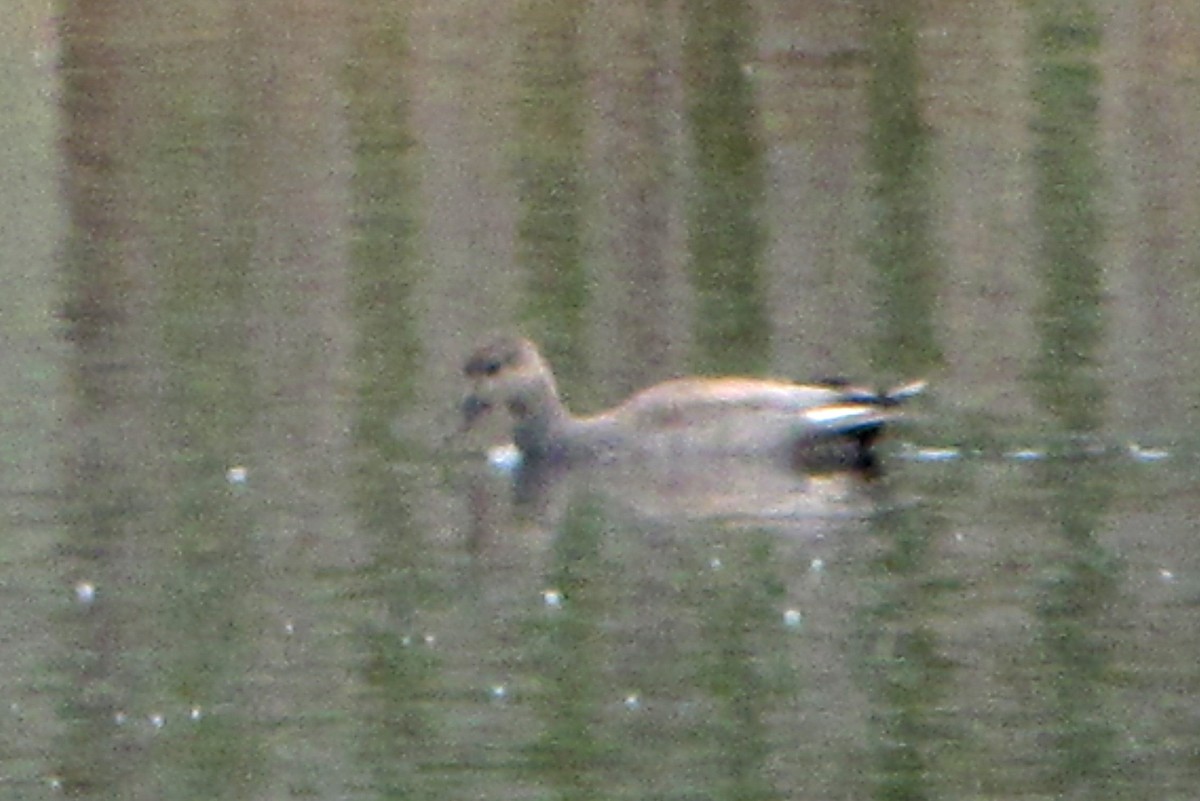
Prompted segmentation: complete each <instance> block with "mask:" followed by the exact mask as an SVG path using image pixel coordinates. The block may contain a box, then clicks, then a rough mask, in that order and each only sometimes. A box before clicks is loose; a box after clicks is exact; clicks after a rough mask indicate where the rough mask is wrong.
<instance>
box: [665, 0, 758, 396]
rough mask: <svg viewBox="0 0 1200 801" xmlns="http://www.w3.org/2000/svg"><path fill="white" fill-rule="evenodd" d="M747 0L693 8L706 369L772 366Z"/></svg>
mask: <svg viewBox="0 0 1200 801" xmlns="http://www.w3.org/2000/svg"><path fill="white" fill-rule="evenodd" d="M752 11H753V10H752V7H751V5H750V3H748V2H746V0H695V2H688V3H685V4H684V12H683V13H684V46H683V63H684V76H685V83H684V89H685V94H686V96H685V103H686V108H687V125H688V134H689V136H690V138H691V145H692V148H691V165H690V166H691V168H692V174H693V181H694V186H693V188H692V190H691V192H690V193H689V200H688V206H689V208H688V250H689V258H690V265H689V272H690V275H691V279H692V283H693V285H694V286H695V289H696V292H697V295H698V303H697V308H696V322H695V331H696V349H697V353H696V357H695V359H694V361H695V362H696V367H697V368H699V369H702V370H706V371H714V372H733V373H745V372H754V371H758V370H762V369H764V368H766V366H767V363H768V358H769V354H768V351H767V349H768V345H769V339H770V323H769V320H768V317H767V310H766V304H765V298H764V291H765V290H764V279H763V275H762V254H763V250H764V241H765V232H764V230H763V222H762V216H763V215H762V208H763V200H764V171H765V167H764V164H763V154H762V142H761V139H760V136H759V130H758V126H759V120H758V113H757V108H756V106H755V98H754V92H753V87H752V86H751V85H750V83H749V81H748V80H747V77H746V72H745V69H744V66H745V65H746V64H747V63H748V62H749V60H750V58H751V52H752V51H751V48H752V47H753V43H754V40H755V30H754V24H753V13H752Z"/></svg>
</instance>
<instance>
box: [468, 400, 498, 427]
mask: <svg viewBox="0 0 1200 801" xmlns="http://www.w3.org/2000/svg"><path fill="white" fill-rule="evenodd" d="M491 409H492V404H490V403H489V402H487V401H485V400H484V399H482V398H480V397H478V396H477V395H468V396H467V397H465V398H463V402H462V421H463V429H464V430H465V429H468V428H470V427H471V426H473V425H474V424H475V421H476V420H478V419H479V418H480V417H483V416H484V415H485V414H487V413H488V412H489V411H491Z"/></svg>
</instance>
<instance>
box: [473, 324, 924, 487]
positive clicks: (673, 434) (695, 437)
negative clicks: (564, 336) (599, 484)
mask: <svg viewBox="0 0 1200 801" xmlns="http://www.w3.org/2000/svg"><path fill="white" fill-rule="evenodd" d="M463 372H464V373H465V374H466V376H467V378H468V379H470V381H471V384H472V387H471V391H470V392H469V393H468V394H467V396H466V398H465V399H464V400H463V404H462V412H463V418H464V424H465V427H466V428H469V427H471V425H472V424H473V423H475V422H476V420H478V419H479V418H480V417H481V416H482V415H484V414H485V413H486V412H488V411H490V410H491V409H493V408H495V407H497V406H503V407H504V408H507V409H508V412H509V414H510V415H511V416H512V419H513V432H512V437H513V444H514V445H516V447H517V448H518V449H519V450H520V452H521V456H522V458H523V459H524V462H525V463H526V464H532V463H539V464H550V463H566V464H578V463H584V462H596V461H601V462H612V461H616V460H620V459H622V458H628V459H636V460H638V461H640V462H645V461H647V460H651V459H655V458H661V459H667V460H672V459H678V458H689V457H694V458H701V459H703V458H709V457H712V458H716V457H735V456H736V457H768V458H778V459H781V460H784V461H786V463H787V464H788V465H789V466H791V467H800V468H809V467H822V466H828V467H831V468H838V467H852V468H871V467H873V466H874V464H875V460H874V455H873V453H872V445H873V444H874V442H875V440H876V439H877V438H878V436H879V434H880V433H881V431H882V429H883V427H884V425H885V424H886V423H887V422H888V421H889V420H892V419H894V417H895V412H894V408H893V407H895V406H897V405H899V404H900V403H902V402H903V401H905V400H907V399H908V398H910V397H912V396H913V395H916V394H918V393H920V392H921V391H922V390H923V389H924V386H925V385H924V382H916V383H912V384H907V385H904V386H902V387H898V388H896V389H894V390H892V391H890V392H886V393H876V392H870V391H867V390H862V389H857V388H854V387H852V386H849V385H848V384H846V383H844V382H841V381H829V382H823V383H819V384H797V383H793V382H789V381H779V380H769V379H757V378H734V377H724V378H677V379H672V380H669V381H664V382H662V383H660V384H655V385H654V386H651V387H648V388H646V389H643V390H642V391H640V392H638V393H636V394H635V395H633V396H632V397H630V398H629V399H628V400H626V401H625V402H624V403H622V404H620V405H619V406H616V407H615V408H612V409H609V410H608V411H605V412H601V413H599V414H596V415H592V416H589V417H575V416H574V415H572V414H571V413H570V412H569V411H568V410H567V408H566V407H565V406H564V405H563V402H562V400H561V399H560V398H559V394H558V388H557V385H556V384H555V381H554V374H553V372H552V371H551V370H550V367H549V365H548V364H547V363H546V361H545V360H544V359H543V358H542V355H541V354H540V353H539V352H538V349H537V347H536V346H535V345H534V344H533V343H532V342H530V341H529V340H527V339H522V338H520V337H501V338H497V339H494V340H492V341H490V342H488V343H487V344H485V345H483V346H482V347H480V348H478V349H477V350H476V351H475V352H474V353H472V354H471V356H470V358H469V359H467V362H466V365H465V367H464V369H463Z"/></svg>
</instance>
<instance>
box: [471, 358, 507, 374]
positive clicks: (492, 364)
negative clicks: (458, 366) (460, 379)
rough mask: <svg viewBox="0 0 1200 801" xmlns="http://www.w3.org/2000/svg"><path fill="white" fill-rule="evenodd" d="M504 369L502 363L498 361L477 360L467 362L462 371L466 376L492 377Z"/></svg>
mask: <svg viewBox="0 0 1200 801" xmlns="http://www.w3.org/2000/svg"><path fill="white" fill-rule="evenodd" d="M503 367H504V362H502V361H500V360H499V359H487V358H478V359H472V360H471V361H469V362H467V366H466V368H465V369H464V370H463V372H464V373H466V374H467V375H468V376H479V375H486V376H494V375H496V373H498V372H500V370H501V369H503Z"/></svg>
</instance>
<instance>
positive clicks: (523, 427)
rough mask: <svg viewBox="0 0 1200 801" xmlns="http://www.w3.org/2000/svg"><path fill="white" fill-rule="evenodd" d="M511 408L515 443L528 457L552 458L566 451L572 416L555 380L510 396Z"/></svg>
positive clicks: (509, 403) (509, 406) (509, 408)
mask: <svg viewBox="0 0 1200 801" xmlns="http://www.w3.org/2000/svg"><path fill="white" fill-rule="evenodd" d="M508 410H509V412H510V413H511V414H512V417H513V422H514V425H513V444H514V445H516V446H517V447H518V448H520V449H521V452H522V453H524V454H525V456H526V457H527V458H530V459H542V458H552V457H557V456H559V455H562V454H564V453H565V450H566V446H567V442H566V440H565V437H566V436H567V433H568V432H567V430H568V428H569V424H570V422H571V415H570V413H569V412H568V411H567V409H566V407H565V406H563V403H562V401H561V400H560V399H559V397H558V392H557V390H556V389H555V387H554V384H553V383H550V382H546V383H544V384H539V385H538V386H536V387H532V388H530V389H529V390H528V391H526V392H523V393H521V395H520V396H519V397H514V398H511V399H510V400H509V402H508Z"/></svg>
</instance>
